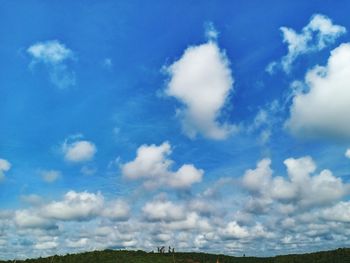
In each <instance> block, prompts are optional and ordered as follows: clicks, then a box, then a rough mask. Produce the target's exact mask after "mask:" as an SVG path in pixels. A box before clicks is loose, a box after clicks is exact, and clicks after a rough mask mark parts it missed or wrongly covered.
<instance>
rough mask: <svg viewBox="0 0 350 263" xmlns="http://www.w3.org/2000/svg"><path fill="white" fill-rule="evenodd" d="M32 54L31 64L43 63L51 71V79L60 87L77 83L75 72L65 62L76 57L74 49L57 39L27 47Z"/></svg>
mask: <svg viewBox="0 0 350 263" xmlns="http://www.w3.org/2000/svg"><path fill="white" fill-rule="evenodd" d="M27 52H28V54H29V55H31V56H32V59H33V60H32V62H31V66H35V65H36V64H37V63H43V64H44V65H45V66H46V67H47V68H48V71H49V75H50V81H51V82H52V83H53V84H54V85H55V86H57V87H58V88H67V87H69V86H74V85H75V74H74V72H72V71H69V69H68V66H67V65H66V64H65V63H66V62H67V61H68V60H73V59H74V54H73V51H72V50H70V49H68V48H67V47H66V46H65V45H64V44H62V43H60V42H59V41H57V40H50V41H46V42H38V43H35V44H33V45H32V46H30V47H29V48H28V49H27Z"/></svg>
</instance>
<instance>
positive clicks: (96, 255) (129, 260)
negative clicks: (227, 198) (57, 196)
mask: <svg viewBox="0 0 350 263" xmlns="http://www.w3.org/2000/svg"><path fill="white" fill-rule="evenodd" d="M217 259H219V262H220V263H255V262H257V263H350V248H341V249H337V250H332V251H324V252H317V253H310V254H302V255H285V256H276V257H270V258H256V257H232V256H225V255H214V254H206V253H175V254H174V255H173V254H167V253H166V254H157V253H147V252H144V251H125V250H124V251H115V250H104V251H93V252H86V253H80V254H71V255H70V254H68V255H65V256H54V257H48V258H38V259H27V260H23V261H19V260H17V261H16V263H19V262H27V263H75V262H79V263H112V262H113V263H115V262H120V263H174V262H175V263H215V262H216V260H217ZM0 262H8V263H9V262H14V261H0Z"/></svg>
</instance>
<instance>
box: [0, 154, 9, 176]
mask: <svg viewBox="0 0 350 263" xmlns="http://www.w3.org/2000/svg"><path fill="white" fill-rule="evenodd" d="M10 169H11V163H10V162H9V161H7V160H5V159H1V158H0V181H2V180H3V179H4V178H5V172H7V171H8V170H10Z"/></svg>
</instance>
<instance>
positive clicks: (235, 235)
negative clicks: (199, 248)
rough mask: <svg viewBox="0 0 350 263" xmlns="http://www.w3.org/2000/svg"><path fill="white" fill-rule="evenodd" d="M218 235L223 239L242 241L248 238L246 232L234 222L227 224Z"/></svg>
mask: <svg viewBox="0 0 350 263" xmlns="http://www.w3.org/2000/svg"><path fill="white" fill-rule="evenodd" d="M220 234H221V236H222V237H223V238H224V239H242V238H247V237H248V236H249V232H248V230H247V229H246V228H245V227H242V226H240V225H239V224H238V223H237V222H236V221H232V222H229V223H228V224H227V226H226V227H225V228H224V229H223V230H222V232H221V233H220Z"/></svg>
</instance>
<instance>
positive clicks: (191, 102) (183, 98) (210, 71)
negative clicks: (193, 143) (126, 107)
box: [165, 28, 236, 139]
mask: <svg viewBox="0 0 350 263" xmlns="http://www.w3.org/2000/svg"><path fill="white" fill-rule="evenodd" d="M215 32H216V31H215V30H214V29H213V28H211V29H210V30H207V34H208V36H209V37H210V38H209V39H210V40H209V41H208V42H207V43H205V44H202V45H198V46H190V47H188V48H187V49H186V50H185V51H184V53H183V55H182V57H181V58H180V59H178V60H177V61H175V62H174V63H173V64H171V65H170V66H168V67H167V68H166V72H167V73H168V75H169V77H170V79H169V81H168V83H167V88H166V90H165V94H166V95H167V96H170V97H174V98H175V99H177V100H178V101H179V102H180V103H181V104H182V107H181V108H178V109H177V111H176V115H177V117H178V118H179V119H180V120H181V124H182V129H183V132H184V133H185V134H186V135H187V136H188V137H190V138H195V137H196V136H197V134H201V135H203V136H204V137H207V138H210V139H225V138H227V137H228V136H229V134H230V133H231V132H232V131H233V130H235V129H236V128H235V127H234V126H233V125H230V124H228V123H222V122H220V121H219V117H220V115H221V112H222V110H223V108H224V106H225V103H226V102H227V100H228V97H229V94H230V92H232V91H233V77H232V72H231V69H230V62H229V60H228V58H227V56H226V54H225V52H224V51H222V50H220V48H219V47H218V44H217V43H216V41H215V39H216V37H217V33H216V34H215Z"/></svg>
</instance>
